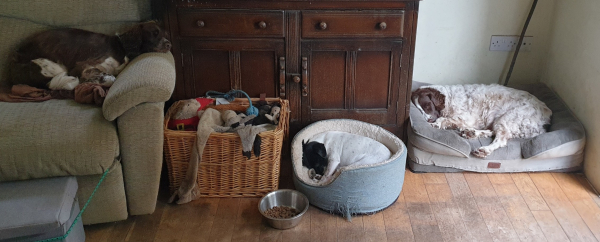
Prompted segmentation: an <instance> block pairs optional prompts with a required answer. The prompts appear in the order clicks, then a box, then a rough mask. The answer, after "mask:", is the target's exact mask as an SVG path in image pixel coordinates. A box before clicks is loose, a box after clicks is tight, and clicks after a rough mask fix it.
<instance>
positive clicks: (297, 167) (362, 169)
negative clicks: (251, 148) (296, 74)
mask: <svg viewBox="0 0 600 242" xmlns="http://www.w3.org/2000/svg"><path fill="white" fill-rule="evenodd" d="M325 131H342V132H348V133H352V134H358V135H362V136H365V137H369V138H371V139H374V140H377V141H379V142H381V143H382V144H384V145H385V146H386V147H387V148H388V149H390V151H391V153H392V156H391V157H390V159H388V160H385V161H382V162H381V163H378V164H374V165H365V166H354V167H342V168H339V169H338V170H337V171H336V172H335V173H334V175H333V177H334V178H333V179H332V180H331V181H330V182H329V183H326V184H321V183H317V182H315V181H313V180H312V179H310V178H309V176H308V169H307V168H306V167H303V166H302V140H305V141H307V140H309V139H310V138H311V137H312V136H314V135H316V134H318V133H321V132H325ZM292 164H293V167H294V185H295V186H296V189H297V190H298V191H300V192H302V193H304V195H306V197H308V200H309V201H310V204H311V205H314V206H316V207H318V208H320V209H323V210H325V211H329V212H332V213H338V214H342V215H343V216H345V217H346V218H347V219H348V220H350V218H351V215H353V214H371V213H375V212H378V211H380V210H383V209H385V208H387V207H388V206H390V205H392V204H393V203H394V202H395V201H396V199H397V198H398V196H399V195H400V191H402V185H403V183H404V171H405V166H406V146H405V145H404V143H403V142H402V141H401V140H400V139H399V138H398V137H396V136H395V135H394V134H392V133H391V132H389V131H387V130H385V129H383V128H381V127H379V126H377V125H373V124H369V123H365V122H361V121H356V120H350V119H331V120H324V121H319V122H316V123H313V124H311V125H309V126H307V127H306V128H304V129H302V130H301V131H300V132H299V133H298V134H296V136H294V139H293V141H292Z"/></svg>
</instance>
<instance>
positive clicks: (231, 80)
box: [181, 40, 285, 97]
mask: <svg viewBox="0 0 600 242" xmlns="http://www.w3.org/2000/svg"><path fill="white" fill-rule="evenodd" d="M181 48H182V57H183V62H184V63H183V66H184V68H183V69H184V79H185V80H191V81H186V85H188V86H186V87H185V89H186V91H187V92H186V96H188V97H199V96H204V95H205V93H206V91H209V90H213V91H219V92H227V91H229V90H231V89H240V90H244V91H245V92H246V93H248V95H249V96H250V97H258V96H260V94H261V93H266V94H267V97H277V96H279V94H280V92H279V91H280V90H279V88H280V82H282V81H284V80H281V79H282V78H285V77H284V76H282V75H281V74H282V72H283V71H285V70H284V69H282V68H281V67H285V63H284V62H283V61H284V60H285V50H284V42H283V40H191V41H184V42H183V43H182V44H181ZM282 57H283V59H282ZM282 62H283V63H282ZM282 64H283V65H282Z"/></svg>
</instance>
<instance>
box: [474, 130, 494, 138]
mask: <svg viewBox="0 0 600 242" xmlns="http://www.w3.org/2000/svg"><path fill="white" fill-rule="evenodd" d="M476 135H477V137H482V138H489V137H492V135H494V132H492V131H491V130H477V132H476Z"/></svg>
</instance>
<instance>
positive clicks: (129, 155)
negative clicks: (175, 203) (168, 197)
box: [117, 102, 164, 215]
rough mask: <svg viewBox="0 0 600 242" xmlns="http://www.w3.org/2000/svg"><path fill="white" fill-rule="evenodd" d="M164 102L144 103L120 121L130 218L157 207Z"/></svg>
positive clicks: (122, 156) (122, 162) (120, 118)
mask: <svg viewBox="0 0 600 242" xmlns="http://www.w3.org/2000/svg"><path fill="white" fill-rule="evenodd" d="M163 110H164V102H154V103H143V104H140V105H137V106H136V107H135V108H132V109H129V110H127V111H126V112H125V113H123V115H121V116H120V117H119V118H118V119H117V125H118V132H119V146H120V149H121V165H122V167H123V181H124V183H125V194H126V196H127V207H128V210H129V214H130V215H141V214H150V213H152V212H154V209H155V208H156V200H157V197H158V187H159V183H160V182H159V181H160V172H161V168H162V160H163V142H164V134H163V133H164V130H163V121H164V112H163Z"/></svg>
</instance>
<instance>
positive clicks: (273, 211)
mask: <svg viewBox="0 0 600 242" xmlns="http://www.w3.org/2000/svg"><path fill="white" fill-rule="evenodd" d="M299 213H300V212H299V211H298V210H296V209H295V208H290V207H284V206H275V207H273V208H270V209H267V210H266V211H265V215H267V217H270V218H291V217H294V216H296V215H298V214H299Z"/></svg>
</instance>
